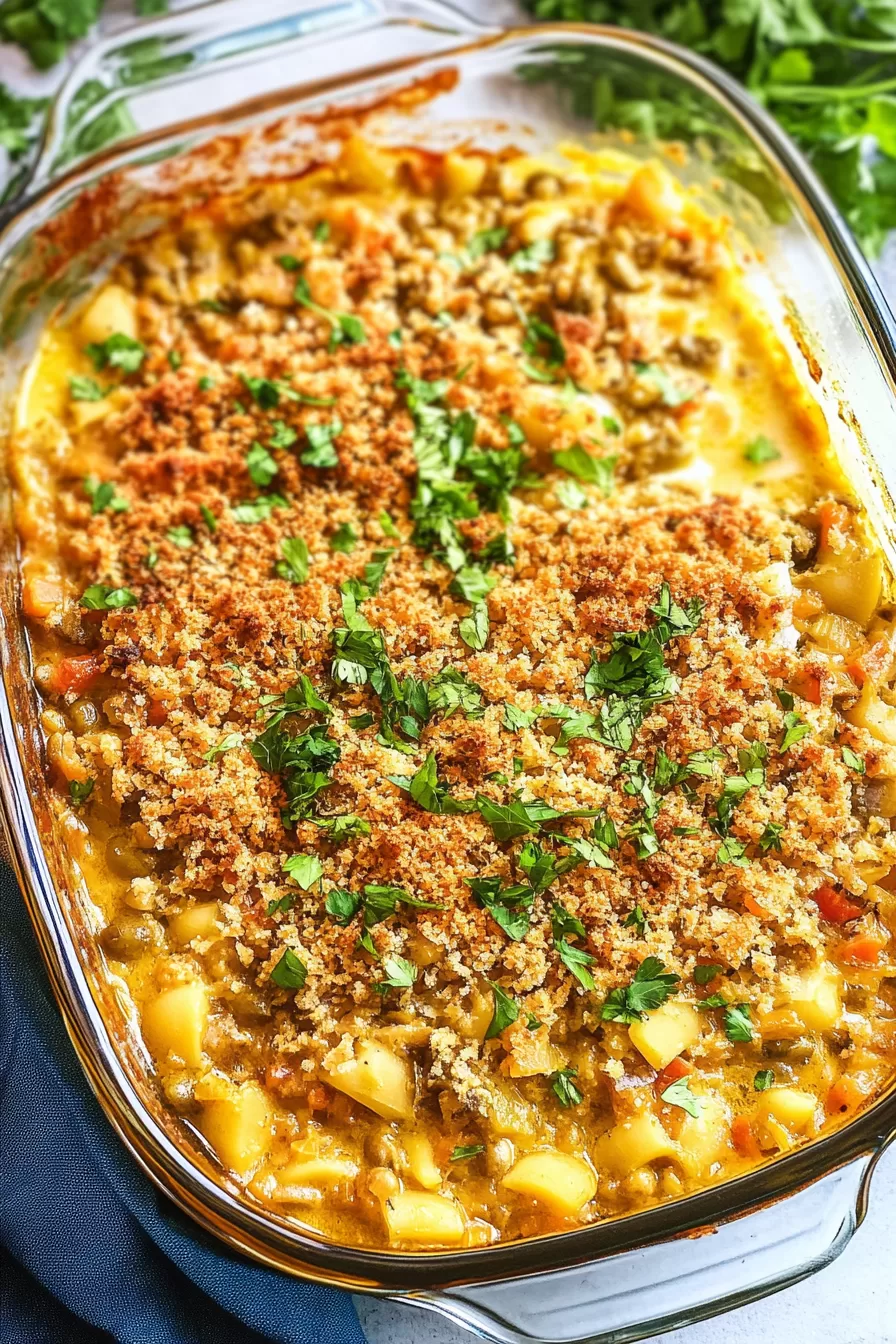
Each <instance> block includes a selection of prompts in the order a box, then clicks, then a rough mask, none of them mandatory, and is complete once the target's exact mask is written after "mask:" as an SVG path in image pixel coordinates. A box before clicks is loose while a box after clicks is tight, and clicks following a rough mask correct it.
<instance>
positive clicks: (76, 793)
mask: <svg viewBox="0 0 896 1344" xmlns="http://www.w3.org/2000/svg"><path fill="white" fill-rule="evenodd" d="M93 786H94V781H93V780H92V779H84V780H80V779H70V780H69V782H68V796H69V798H71V800H72V802H73V804H74V805H75V807H81V806H82V804H83V803H86V802H87V799H88V798H89V797H90V795H91V794H92V793H93Z"/></svg>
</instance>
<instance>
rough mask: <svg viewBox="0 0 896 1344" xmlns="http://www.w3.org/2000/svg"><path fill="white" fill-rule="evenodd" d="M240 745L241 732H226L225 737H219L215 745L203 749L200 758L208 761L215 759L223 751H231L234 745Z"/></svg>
mask: <svg viewBox="0 0 896 1344" xmlns="http://www.w3.org/2000/svg"><path fill="white" fill-rule="evenodd" d="M242 745H243V735H242V733H228V734H227V736H226V737H222V738H221V741H220V742H219V743H218V744H217V746H214V747H209V749H208V751H204V752H203V753H202V759H203V760H204V761H209V762H212V761H216V760H217V759H218V757H219V756H223V755H224V753H225V751H232V750H233V749H234V747H241V746H242Z"/></svg>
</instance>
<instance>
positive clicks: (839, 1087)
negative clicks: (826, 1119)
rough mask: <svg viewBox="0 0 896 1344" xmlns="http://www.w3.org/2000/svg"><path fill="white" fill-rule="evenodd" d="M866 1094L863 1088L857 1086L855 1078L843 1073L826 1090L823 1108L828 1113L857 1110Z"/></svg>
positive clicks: (834, 1113)
mask: <svg viewBox="0 0 896 1344" xmlns="http://www.w3.org/2000/svg"><path fill="white" fill-rule="evenodd" d="M866 1096H867V1093H866V1092H865V1090H864V1088H862V1087H860V1086H859V1084H858V1083H857V1082H856V1080H855V1078H850V1076H849V1074H848V1073H845V1074H844V1075H843V1077H842V1078H838V1079H837V1081H836V1083H834V1085H833V1087H832V1088H831V1089H830V1091H829V1092H828V1095H827V1100H826V1101H825V1110H826V1111H827V1113H828V1115H846V1114H847V1113H848V1112H849V1111H857V1110H858V1109H859V1107H860V1106H861V1104H862V1102H863V1101H864V1100H865V1097H866Z"/></svg>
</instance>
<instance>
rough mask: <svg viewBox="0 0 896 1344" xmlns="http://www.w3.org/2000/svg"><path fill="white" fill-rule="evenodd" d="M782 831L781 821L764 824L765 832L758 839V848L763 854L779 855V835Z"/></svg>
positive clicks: (782, 824)
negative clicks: (773, 853)
mask: <svg viewBox="0 0 896 1344" xmlns="http://www.w3.org/2000/svg"><path fill="white" fill-rule="evenodd" d="M783 831H784V823H783V822H782V821H769V822H767V823H766V826H765V830H764V831H763V832H762V834H761V835H760V837H759V848H760V849H761V850H762V853H763V854H770V853H772V851H774V852H775V853H777V854H780V853H781V848H782V846H781V835H782V834H783Z"/></svg>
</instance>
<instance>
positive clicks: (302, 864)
mask: <svg viewBox="0 0 896 1344" xmlns="http://www.w3.org/2000/svg"><path fill="white" fill-rule="evenodd" d="M283 871H284V873H286V874H287V875H288V876H289V877H291V878H292V879H293V881H294V882H296V883H297V884H298V885H299V886H300V887H301V888H302V890H303V891H307V890H308V888H309V887H313V886H314V884H315V882H319V881H320V879H321V878H322V877H323V875H324V869H323V864H322V863H321V861H320V859H319V858H318V857H317V855H316V854H290V856H289V858H288V859H287V860H286V862H285V863H284V865H283Z"/></svg>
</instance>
